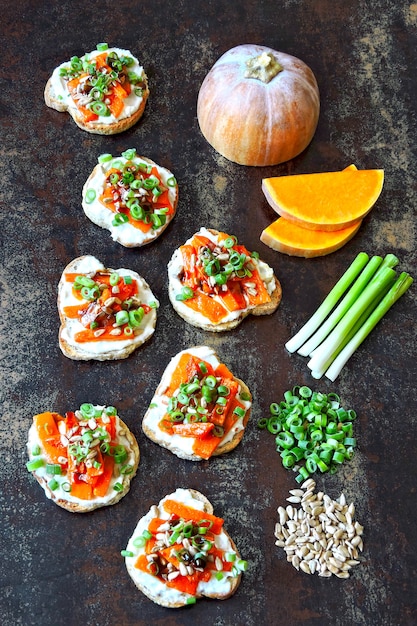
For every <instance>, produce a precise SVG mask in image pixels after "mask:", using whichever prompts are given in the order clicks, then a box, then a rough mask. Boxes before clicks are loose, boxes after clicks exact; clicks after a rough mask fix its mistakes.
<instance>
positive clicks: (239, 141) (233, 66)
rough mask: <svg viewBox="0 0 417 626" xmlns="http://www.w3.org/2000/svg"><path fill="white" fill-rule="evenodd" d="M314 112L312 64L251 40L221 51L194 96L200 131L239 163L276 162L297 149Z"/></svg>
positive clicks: (310, 130)
mask: <svg viewBox="0 0 417 626" xmlns="http://www.w3.org/2000/svg"><path fill="white" fill-rule="evenodd" d="M319 112H320V97H319V89H318V86H317V82H316V79H315V76H314V74H313V72H312V70H311V69H310V68H309V67H308V66H307V65H306V64H305V63H304V62H303V61H300V59H297V58H296V57H294V56H291V55H289V54H286V53H284V52H277V51H276V50H273V49H272V48H268V47H266V46H260V45H255V44H243V45H240V46H236V47H235V48H232V49H231V50H228V51H227V52H226V53H225V54H223V56H221V57H220V58H219V59H218V60H217V61H216V63H215V64H214V65H213V67H212V68H211V70H210V71H209V72H208V74H207V75H206V77H205V78H204V80H203V83H202V85H201V87H200V91H199V93H198V99H197V119H198V123H199V126H200V130H201V132H202V134H203V135H204V137H205V138H206V140H207V141H208V142H209V144H210V145H211V146H213V148H214V149H215V150H217V152H219V153H220V154H221V155H223V156H224V157H226V158H227V159H229V160H230V161H234V162H235V163H239V164H241V165H253V166H264V165H276V164H278V163H283V162H284V161H289V160H290V159H292V158H294V157H295V156H297V155H298V154H300V152H302V151H303V150H304V149H305V148H306V147H307V146H308V144H309V143H310V141H311V139H312V138H313V135H314V133H315V130H316V127H317V123H318V118H319Z"/></svg>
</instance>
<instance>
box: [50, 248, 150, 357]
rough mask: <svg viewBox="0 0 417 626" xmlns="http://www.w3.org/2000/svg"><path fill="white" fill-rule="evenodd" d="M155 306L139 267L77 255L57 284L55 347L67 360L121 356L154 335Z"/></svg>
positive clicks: (125, 355)
mask: <svg viewBox="0 0 417 626" xmlns="http://www.w3.org/2000/svg"><path fill="white" fill-rule="evenodd" d="M158 306H159V303H158V301H157V299H156V298H155V296H154V295H153V293H152V291H151V288H150V287H149V285H148V283H147V282H146V281H145V280H144V278H142V277H141V276H139V274H138V273H137V272H134V271H133V270H128V269H124V268H121V269H118V270H113V269H109V268H105V267H104V265H103V264H102V263H101V262H100V261H99V260H98V259H96V258H95V257H94V256H91V255H86V256H81V257H77V258H76V259H74V260H73V261H71V262H70V263H69V264H68V265H67V266H66V268H65V269H64V271H63V273H62V276H61V279H60V281H59V285H58V312H59V317H60V320H61V326H60V329H59V346H60V348H61V350H62V352H63V353H64V355H65V356H67V357H68V358H70V359H75V360H83V361H86V360H90V359H95V360H97V361H106V360H114V359H124V358H126V357H128V356H129V354H131V353H132V352H133V351H134V350H136V349H137V348H138V347H139V346H141V345H142V344H143V343H145V342H146V341H148V340H149V339H150V337H151V336H152V335H153V333H154V331H155V325H156V315H157V314H156V311H157V308H158Z"/></svg>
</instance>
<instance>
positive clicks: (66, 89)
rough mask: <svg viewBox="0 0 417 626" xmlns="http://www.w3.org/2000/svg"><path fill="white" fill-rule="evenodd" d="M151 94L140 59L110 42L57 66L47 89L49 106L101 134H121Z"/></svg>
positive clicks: (46, 95)
mask: <svg viewBox="0 0 417 626" xmlns="http://www.w3.org/2000/svg"><path fill="white" fill-rule="evenodd" d="M148 96H149V88H148V80H147V77H146V74H145V72H144V69H143V67H142V66H141V65H140V63H139V61H138V59H137V58H136V57H134V56H133V54H131V52H130V51H129V50H123V49H121V48H109V46H108V44H107V43H100V44H98V45H97V49H96V50H93V51H92V52H88V53H85V54H83V55H82V56H81V57H78V56H73V57H71V59H70V60H69V61H66V62H64V63H62V64H61V65H59V66H58V67H57V68H55V70H54V71H53V73H52V75H51V77H50V78H49V79H48V82H47V83H46V87H45V91H44V97H45V103H46V104H47V106H48V107H50V108H52V109H55V110H57V111H60V112H68V113H69V114H70V115H71V117H72V118H73V120H74V122H75V123H76V124H77V126H79V128H82V129H83V130H85V131H87V132H89V133H94V134H98V135H114V134H116V133H121V132H123V131H125V130H127V129H128V128H130V127H131V126H133V125H134V124H136V122H137V121H138V120H139V119H140V118H141V117H142V114H143V112H144V109H145V105H146V101H147V99H148Z"/></svg>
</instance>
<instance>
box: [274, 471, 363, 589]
mask: <svg viewBox="0 0 417 626" xmlns="http://www.w3.org/2000/svg"><path fill="white" fill-rule="evenodd" d="M315 488H316V483H315V482H314V480H313V479H312V478H309V479H307V480H306V481H305V482H304V483H303V484H302V485H301V486H300V488H299V489H292V490H290V492H289V493H290V496H289V497H288V498H287V501H288V502H289V504H288V505H287V506H286V507H285V508H284V507H283V506H280V507H278V509H277V512H278V515H279V522H277V524H276V525H275V537H276V541H275V545H277V546H278V547H280V548H283V549H284V550H285V552H286V555H287V561H289V562H290V563H291V564H292V565H293V566H294V567H295V569H296V570H301V571H303V572H305V573H306V574H318V575H319V576H323V577H329V576H332V575H333V574H334V575H335V576H337V577H338V578H349V576H350V573H349V572H350V569H351V568H352V567H353V566H354V565H358V564H359V563H360V561H359V558H358V557H359V553H360V552H362V550H363V542H362V533H363V526H361V525H360V524H359V523H358V522H355V521H354V515H355V506H354V504H353V503H351V504H347V503H346V499H345V496H344V495H343V494H342V495H341V496H340V498H339V499H338V500H332V498H330V497H329V496H328V495H327V494H325V493H323V492H322V491H319V492H317V493H315ZM296 504H299V505H300V507H299V508H296V506H294V505H296Z"/></svg>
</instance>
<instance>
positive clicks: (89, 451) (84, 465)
mask: <svg viewBox="0 0 417 626" xmlns="http://www.w3.org/2000/svg"><path fill="white" fill-rule="evenodd" d="M27 451H28V455H29V461H28V462H27V464H26V466H27V469H28V470H29V471H30V472H31V473H32V474H33V476H34V477H35V478H36V480H37V481H38V483H39V484H40V485H41V486H42V488H43V489H44V491H45V494H46V496H47V497H48V498H50V499H51V500H53V501H54V502H55V503H56V504H57V505H58V506H60V507H62V508H64V509H66V510H67V511H70V512H72V513H85V512H88V511H93V510H94V509H97V508H99V507H103V506H108V505H111V504H116V502H118V501H119V500H120V499H121V498H122V497H123V496H124V495H126V493H127V492H128V491H129V488H130V482H131V480H132V478H133V477H134V476H135V474H136V471H137V468H138V464H139V458H140V452H139V446H138V444H137V441H136V438H135V437H134V435H133V433H132V432H131V431H130V430H129V428H128V426H127V425H126V424H125V423H124V422H123V421H122V420H121V419H120V417H119V416H118V414H117V410H116V409H115V407H112V406H98V405H92V404H88V403H85V404H82V405H81V407H80V408H79V409H78V410H76V411H68V412H67V413H65V415H59V414H58V413H53V412H50V411H46V412H45V413H40V414H39V415H35V416H34V417H33V422H32V425H31V427H30V429H29V435H28V442H27Z"/></svg>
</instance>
